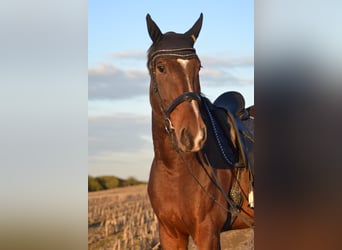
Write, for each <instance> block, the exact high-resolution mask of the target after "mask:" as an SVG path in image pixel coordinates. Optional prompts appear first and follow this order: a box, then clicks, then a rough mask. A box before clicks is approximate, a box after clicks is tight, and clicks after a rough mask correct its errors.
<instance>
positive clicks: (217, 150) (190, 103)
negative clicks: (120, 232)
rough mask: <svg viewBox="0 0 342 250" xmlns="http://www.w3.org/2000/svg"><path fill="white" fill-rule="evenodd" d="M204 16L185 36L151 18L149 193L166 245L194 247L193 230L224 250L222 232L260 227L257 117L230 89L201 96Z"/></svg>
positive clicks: (201, 240) (202, 242)
mask: <svg viewBox="0 0 342 250" xmlns="http://www.w3.org/2000/svg"><path fill="white" fill-rule="evenodd" d="M202 20H203V15H202V14H201V15H200V17H199V19H198V20H197V21H196V22H195V24H194V25H193V26H192V27H191V28H190V29H189V30H188V31H187V32H185V33H183V34H180V33H175V32H167V33H162V32H161V31H160V29H159V27H158V26H157V24H156V23H155V22H154V21H153V20H152V18H151V17H150V15H149V14H148V15H147V16H146V21H147V27H148V33H149V35H150V38H151V39H152V42H153V43H152V46H151V47H150V49H149V51H148V62H147V66H148V69H149V73H150V77H151V82H150V103H151V107H152V137H153V145H154V160H153V163H152V166H151V172H150V178H149V184H148V193H149V197H150V200H151V204H152V207H153V210H154V212H155V213H156V215H157V217H158V221H159V232H160V241H161V246H162V249H187V245H188V239H189V236H191V237H192V238H193V240H194V242H195V244H196V245H197V247H198V249H200V250H202V249H203V250H204V249H210V250H211V249H220V232H221V231H223V230H229V229H236V228H247V227H252V226H253V225H254V209H253V206H254V200H253V185H254V169H253V165H254V161H253V154H252V147H253V142H254V136H253V131H252V129H251V128H253V119H254V116H253V117H252V116H251V115H250V114H249V113H248V110H249V109H245V108H244V101H243V97H242V96H240V95H239V93H237V94H236V93H235V92H227V93H226V94H227V95H223V97H224V99H223V104H224V105H219V104H220V103H219V102H218V103H217V104H218V105H214V104H215V103H214V104H212V103H211V102H210V101H209V100H208V99H207V98H205V97H204V96H203V95H202V94H201V88H200V80H199V71H200V68H201V62H200V60H199V58H198V56H197V54H196V51H195V49H194V47H193V46H194V43H195V41H196V39H197V37H198V35H199V32H200V30H201V27H202ZM226 96H230V97H229V98H228V99H227V98H226ZM220 100H221V99H220ZM220 100H219V99H218V101H220ZM235 101H237V102H236V103H237V104H238V105H235V106H234V105H231V104H232V103H233V104H234V102H235ZM225 104H227V107H226V106H225ZM253 110H254V108H253ZM253 112H254V111H253ZM240 113H241V114H244V116H243V115H240ZM222 124H224V125H223V127H221V128H220V126H222ZM246 125H249V126H250V127H251V128H249V129H248V128H247V126H246ZM248 196H249V198H248ZM252 205H253V206H252Z"/></svg>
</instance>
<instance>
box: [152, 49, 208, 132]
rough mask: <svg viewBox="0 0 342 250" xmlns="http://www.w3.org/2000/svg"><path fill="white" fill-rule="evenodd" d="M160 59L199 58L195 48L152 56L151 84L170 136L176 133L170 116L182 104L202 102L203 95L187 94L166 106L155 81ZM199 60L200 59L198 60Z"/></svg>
mask: <svg viewBox="0 0 342 250" xmlns="http://www.w3.org/2000/svg"><path fill="white" fill-rule="evenodd" d="M159 57H169V58H172V57H174V58H180V59H191V58H197V59H198V57H197V54H196V50H195V49H194V48H181V49H160V50H156V51H154V52H153V53H151V54H150V56H149V60H148V68H149V71H150V72H151V84H152V90H153V92H154V93H156V94H157V96H158V103H159V108H160V110H161V112H162V115H163V118H164V121H165V130H166V132H167V133H168V134H171V133H172V132H173V131H174V129H175V128H174V126H173V125H172V122H171V119H170V115H171V113H172V112H173V110H174V109H175V108H176V107H177V106H178V105H179V104H181V103H183V102H185V101H188V102H191V101H192V100H195V101H197V102H201V95H200V94H198V93H196V92H185V93H183V94H181V95H180V96H178V97H177V98H175V99H174V100H173V101H172V102H171V103H170V104H169V105H168V106H166V105H165V103H164V101H163V98H162V96H161V95H160V92H159V89H158V84H157V81H156V79H155V74H156V72H155V68H156V67H155V61H156V59H157V58H159ZM198 60H199V59H198Z"/></svg>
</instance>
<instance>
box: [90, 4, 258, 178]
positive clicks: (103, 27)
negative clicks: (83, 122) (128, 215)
mask: <svg viewBox="0 0 342 250" xmlns="http://www.w3.org/2000/svg"><path fill="white" fill-rule="evenodd" d="M147 13H149V14H150V15H151V17H152V19H153V20H154V21H155V22H156V23H157V25H158V26H159V28H160V29H161V31H162V32H163V33H165V32H168V31H174V32H177V33H184V32H186V31H187V30H188V29H189V28H190V27H192V25H193V24H194V23H195V21H196V20H197V19H198V17H199V15H200V13H203V25H202V29H201V32H200V34H199V37H198V39H197V41H196V43H195V48H196V52H197V54H198V56H199V58H200V60H201V63H202V66H203V68H202V69H201V71H200V82H201V89H202V92H203V93H204V94H205V95H206V96H207V97H209V99H211V100H212V101H214V100H215V98H216V97H218V96H219V95H220V94H222V93H223V92H226V91H230V90H232V91H239V92H241V93H242V94H243V96H244V97H245V101H246V105H247V106H250V105H252V104H254V3H253V1H250V0H248V1H247V0H246V1H236V0H232V1H180V0H173V1H172V2H157V1H132V0H128V1H127V0H125V1H108V0H103V1H94V0H89V1H88V174H89V175H92V176H101V175H115V176H118V177H120V178H127V177H130V176H133V177H135V178H137V179H139V180H145V181H147V180H148V176H149V169H150V166H151V162H152V159H153V144H152V136H151V107H150V104H149V97H148V89H149V74H148V71H147V67H146V61H147V59H146V51H147V49H148V48H149V47H150V45H151V40H150V37H149V35H148V32H147V27H146V14H147Z"/></svg>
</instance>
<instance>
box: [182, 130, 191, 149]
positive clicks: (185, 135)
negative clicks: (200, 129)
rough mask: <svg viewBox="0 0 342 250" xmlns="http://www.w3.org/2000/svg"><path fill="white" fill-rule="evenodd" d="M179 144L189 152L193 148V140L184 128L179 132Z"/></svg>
mask: <svg viewBox="0 0 342 250" xmlns="http://www.w3.org/2000/svg"><path fill="white" fill-rule="evenodd" d="M180 141H181V143H182V144H183V145H184V146H185V147H186V148H187V149H188V150H191V149H192V148H193V147H194V140H193V137H192V135H191V133H190V132H189V130H188V129H186V128H184V129H182V131H181V139H180Z"/></svg>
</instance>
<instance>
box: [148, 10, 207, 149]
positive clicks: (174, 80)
mask: <svg viewBox="0 0 342 250" xmlns="http://www.w3.org/2000/svg"><path fill="white" fill-rule="evenodd" d="M202 19H203V15H202V14H201V15H200V17H199V19H198V20H197V21H196V22H195V24H194V25H193V26H192V27H191V28H190V29H189V30H188V31H187V32H185V33H181V34H180V33H175V32H167V33H162V32H161V31H160V29H159V27H158V26H157V24H156V23H155V22H154V21H153V20H152V18H151V16H150V15H149V14H148V15H147V16H146V21H147V28H148V33H149V35H150V38H151V40H152V42H153V43H152V45H151V47H150V49H149V51H148V69H149V73H150V77H151V83H150V102H151V106H152V112H153V114H154V115H155V116H156V117H158V119H159V120H158V121H159V122H160V123H163V124H164V125H165V128H166V131H167V133H168V134H170V135H171V136H173V138H175V140H174V145H175V146H176V148H177V149H178V150H181V151H183V152H196V151H199V150H200V149H201V148H202V147H203V145H204V142H205V140H206V133H207V132H206V126H205V124H204V122H203V120H202V118H201V115H200V110H199V108H200V107H199V106H200V102H201V96H200V93H201V89H200V82H199V70H200V68H201V62H200V60H199V58H198V57H197V54H196V51H195V49H194V43H195V41H196V39H197V37H198V35H199V32H200V30H201V27H202Z"/></svg>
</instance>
